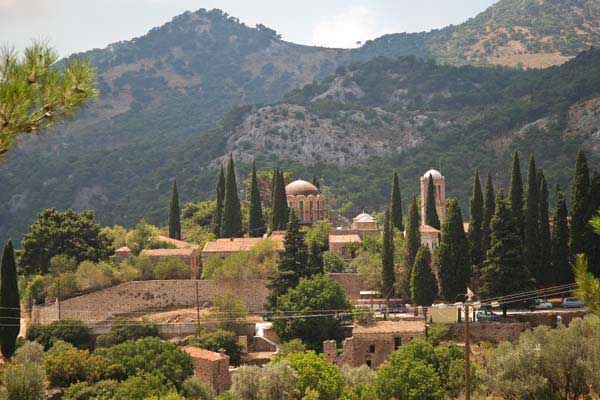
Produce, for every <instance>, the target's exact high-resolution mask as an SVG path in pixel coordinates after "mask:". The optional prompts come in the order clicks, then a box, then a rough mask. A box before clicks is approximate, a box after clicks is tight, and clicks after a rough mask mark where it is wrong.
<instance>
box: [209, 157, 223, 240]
mask: <svg viewBox="0 0 600 400" xmlns="http://www.w3.org/2000/svg"><path fill="white" fill-rule="evenodd" d="M224 199H225V174H224V173H223V166H222V165H221V172H220V173H219V179H217V204H216V206H215V212H214V214H213V221H212V232H213V234H214V235H215V236H216V237H221V222H222V220H223V200H224Z"/></svg>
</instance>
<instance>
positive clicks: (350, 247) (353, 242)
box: [329, 229, 362, 261]
mask: <svg viewBox="0 0 600 400" xmlns="http://www.w3.org/2000/svg"><path fill="white" fill-rule="evenodd" d="M361 242H362V239H361V237H360V235H359V233H358V231H357V230H356V229H334V230H332V231H330V232H329V251H331V252H332V253H333V254H335V255H337V256H338V257H340V258H343V259H344V260H346V261H349V260H351V259H353V258H354V257H356V251H357V250H358V247H359V245H360V243H361Z"/></svg>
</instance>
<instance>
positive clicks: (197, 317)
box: [196, 279, 200, 331]
mask: <svg viewBox="0 0 600 400" xmlns="http://www.w3.org/2000/svg"><path fill="white" fill-rule="evenodd" d="M196 321H197V324H198V331H200V298H199V296H198V280H197V279H196Z"/></svg>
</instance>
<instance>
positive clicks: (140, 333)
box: [96, 319, 158, 347]
mask: <svg viewBox="0 0 600 400" xmlns="http://www.w3.org/2000/svg"><path fill="white" fill-rule="evenodd" d="M145 337H158V327H157V326H156V324H154V323H152V322H149V321H141V322H139V323H132V322H128V321H127V320H121V319H119V320H116V321H114V322H113V324H112V325H111V327H110V331H109V333H107V334H106V335H100V336H98V339H96V346H97V347H110V346H114V345H116V344H119V343H123V342H126V341H128V340H137V339H142V338H145Z"/></svg>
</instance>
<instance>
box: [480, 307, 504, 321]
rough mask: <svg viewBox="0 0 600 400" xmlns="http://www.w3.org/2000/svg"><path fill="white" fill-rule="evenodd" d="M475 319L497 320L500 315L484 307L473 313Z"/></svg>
mask: <svg viewBox="0 0 600 400" xmlns="http://www.w3.org/2000/svg"><path fill="white" fill-rule="evenodd" d="M475 316H476V318H477V321H479V322H499V321H500V316H499V315H498V314H494V312H492V311H491V310H490V309H488V308H484V309H480V310H478V311H477V314H475Z"/></svg>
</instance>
